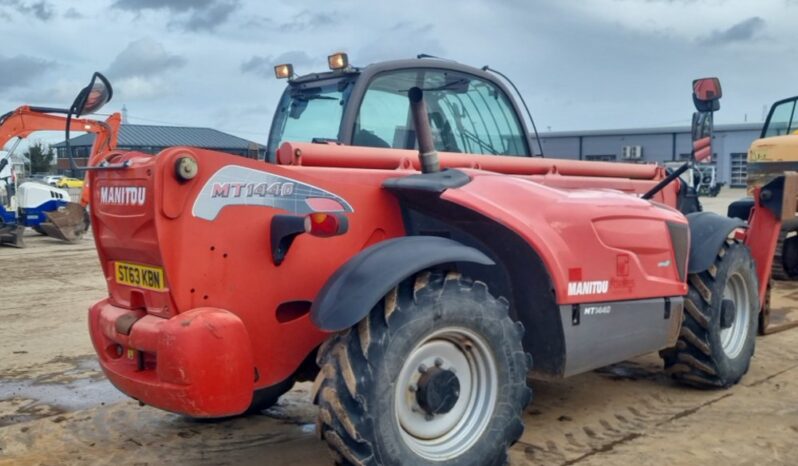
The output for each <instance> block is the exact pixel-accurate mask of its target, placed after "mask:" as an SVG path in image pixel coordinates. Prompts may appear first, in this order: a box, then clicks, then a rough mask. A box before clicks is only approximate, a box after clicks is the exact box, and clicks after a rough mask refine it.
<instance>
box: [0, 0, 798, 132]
mask: <svg viewBox="0 0 798 466" xmlns="http://www.w3.org/2000/svg"><path fill="white" fill-rule="evenodd" d="M0 25H2V27H1V28H0V31H1V32H2V38H3V46H2V47H0V109H9V110H10V109H11V108H14V107H16V106H19V105H21V104H25V103H30V104H46V105H56V104H62V105H67V104H68V103H69V102H71V100H72V98H73V96H74V94H75V93H76V92H77V90H78V89H79V88H80V87H82V86H83V85H85V82H87V81H88V79H89V77H90V76H91V73H92V72H93V71H95V70H97V71H102V72H104V73H106V75H107V76H108V77H109V78H110V79H111V81H112V83H113V84H114V88H115V91H116V94H115V96H114V101H113V102H112V103H111V104H110V105H109V107H108V108H109V109H110V110H119V109H120V108H121V107H122V105H123V104H124V105H125V106H126V107H127V109H128V114H129V120H130V122H131V123H142V124H148V123H149V124H159V123H163V124H179V125H191V126H210V127H215V128H218V129H220V130H223V131H227V132H230V133H233V134H236V135H238V136H241V137H244V138H247V139H251V140H255V141H259V142H265V141H266V137H267V133H268V125H269V122H270V121H271V117H272V114H273V112H274V105H275V103H276V101H277V99H278V97H279V95H280V93H281V92H282V88H283V86H284V82H280V81H276V80H274V78H273V75H272V66H273V65H274V64H276V63H280V62H284V61H289V62H292V63H293V64H294V67H295V70H296V71H297V72H298V73H300V74H302V73H305V72H310V71H317V70H323V69H324V68H325V67H326V56H327V55H328V54H329V53H330V52H332V51H337V50H342V51H346V52H348V53H349V55H350V58H351V61H352V62H353V64H355V65H358V66H362V65H366V64H368V63H371V62H374V61H378V60H384V59H393V58H406V57H412V56H415V55H416V54H417V53H422V52H423V53H429V54H432V55H438V56H442V57H448V58H452V59H455V60H457V61H460V62H463V63H467V64H471V65H475V66H482V65H485V64H489V65H491V66H492V67H494V68H496V69H499V70H501V71H503V72H505V73H506V74H508V75H509V76H510V77H512V78H513V79H514V81H515V82H516V84H517V85H518V87H519V88H520V89H521V91H522V93H523V94H524V96H525V97H526V99H527V102H528V103H529V105H530V107H531V108H532V112H533V114H534V116H535V118H536V120H537V123H538V127H539V128H540V129H541V130H544V131H545V130H546V129H547V128H548V129H551V130H553V131H559V130H578V129H601V128H623V127H640V126H664V125H681V124H684V125H686V124H689V120H690V113H691V111H692V105H691V101H690V82H691V80H692V79H693V78H696V77H700V76H707V75H717V76H719V77H720V78H721V81H722V83H723V87H724V98H723V103H722V109H721V111H720V113H719V114H718V115H717V117H716V118H717V121H718V122H721V123H737V122H742V121H744V120H746V119H747V121H760V120H761V119H762V113H763V106H765V105H769V104H770V103H771V102H772V101H774V100H776V99H779V98H783V97H787V96H792V95H795V94H798V61H796V59H795V57H796V56H798V40H796V39H798V34H797V33H796V30H798V29H796V27H798V26H797V25H798V0H759V1H750V0H578V1H577V0H567V1H566V0H561V1H556V0H547V1H545V0H457V1H449V0H437V1H433V0H402V1H400V2H399V1H394V2H380V1H368V0H365V1H355V0H338V1H335V2H332V1H308V0H291V1H274V0H272V1H254V0H253V1H249V0H105V1H103V0H96V1H82V2H76V1H66V0H61V1H59V0H0Z"/></svg>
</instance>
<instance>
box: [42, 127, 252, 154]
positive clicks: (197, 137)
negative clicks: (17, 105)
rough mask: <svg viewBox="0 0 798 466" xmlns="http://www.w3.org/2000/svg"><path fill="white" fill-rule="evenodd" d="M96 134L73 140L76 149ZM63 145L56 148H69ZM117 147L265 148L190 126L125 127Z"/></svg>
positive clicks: (234, 137)
mask: <svg viewBox="0 0 798 466" xmlns="http://www.w3.org/2000/svg"><path fill="white" fill-rule="evenodd" d="M93 143H94V134H90V133H88V134H84V135H82V136H78V137H75V138H72V139H70V140H69V144H70V145H71V146H72V147H81V146H91V145H92V144H93ZM65 146H66V144H65V142H59V143H58V144H55V145H54V146H53V147H59V148H61V147H65ZM117 146H118V147H120V148H127V147H146V146H149V147H172V146H191V147H202V148H209V149H241V150H251V149H253V148H258V149H260V148H262V147H263V146H261V145H260V144H258V143H256V142H252V141H248V140H246V139H242V138H239V137H237V136H233V135H232V134H227V133H223V132H221V131H218V130H215V129H212V128H193V127H187V126H155V125H131V124H123V125H121V126H120V127H119V140H118V141H117Z"/></svg>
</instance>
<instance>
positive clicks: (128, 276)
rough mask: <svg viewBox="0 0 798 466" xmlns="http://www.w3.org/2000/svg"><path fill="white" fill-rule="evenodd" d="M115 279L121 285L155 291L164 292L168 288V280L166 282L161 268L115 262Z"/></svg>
mask: <svg viewBox="0 0 798 466" xmlns="http://www.w3.org/2000/svg"><path fill="white" fill-rule="evenodd" d="M114 277H115V279H116V282H117V283H119V284H120V285H127V286H135V287H136V288H146V289H148V290H155V291H162V290H163V289H165V288H166V280H164V275H163V268H161V267H154V266H151V265H141V264H133V263H130V262H122V261H116V262H114Z"/></svg>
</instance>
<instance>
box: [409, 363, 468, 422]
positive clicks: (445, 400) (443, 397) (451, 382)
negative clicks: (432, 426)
mask: <svg viewBox="0 0 798 466" xmlns="http://www.w3.org/2000/svg"><path fill="white" fill-rule="evenodd" d="M459 398H460V380H458V379H457V375H456V374H455V373H454V372H452V371H450V370H449V369H440V368H439V367H433V368H431V369H427V371H426V372H424V373H423V374H422V375H421V377H419V379H418V389H417V390H416V401H417V402H418V406H419V407H420V408H421V409H423V410H424V411H425V412H426V413H427V414H431V415H433V416H434V415H436V414H446V413H448V412H449V411H451V410H452V408H454V405H455V404H457V400H458V399H459Z"/></svg>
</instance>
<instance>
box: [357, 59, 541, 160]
mask: <svg viewBox="0 0 798 466" xmlns="http://www.w3.org/2000/svg"><path fill="white" fill-rule="evenodd" d="M416 86H417V87H420V88H421V89H423V90H424V99H425V101H426V105H427V116H428V118H429V122H430V127H431V129H432V135H433V140H434V142H435V147H436V149H437V150H439V151H445V152H463V153H471V154H489V155H520V156H525V155H529V147H528V142H527V137H526V134H525V133H524V130H523V129H522V128H523V127H522V125H521V124H520V122H519V120H518V117H517V116H516V114H515V111H514V109H513V106H512V104H511V103H510V100H509V99H508V97H507V96H506V95H505V94H504V93H503V92H502V90H501V89H499V88H498V87H497V86H495V85H494V84H493V83H491V82H489V81H485V80H483V79H480V78H478V77H476V76H473V75H469V74H466V73H460V72H456V71H444V70H402V71H391V72H386V73H382V74H380V75H378V76H376V77H375V78H374V79H373V80H372V81H371V83H369V86H368V88H367V90H366V93H365V95H364V97H363V101H362V103H361V105H360V109H359V112H358V116H357V119H356V122H355V128H354V134H353V138H352V143H353V145H356V146H369V147H390V148H395V149H414V148H415V147H416V136H415V131H414V130H413V122H412V117H411V115H410V111H409V103H408V100H407V92H408V90H409V89H410V88H412V87H416Z"/></svg>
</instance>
